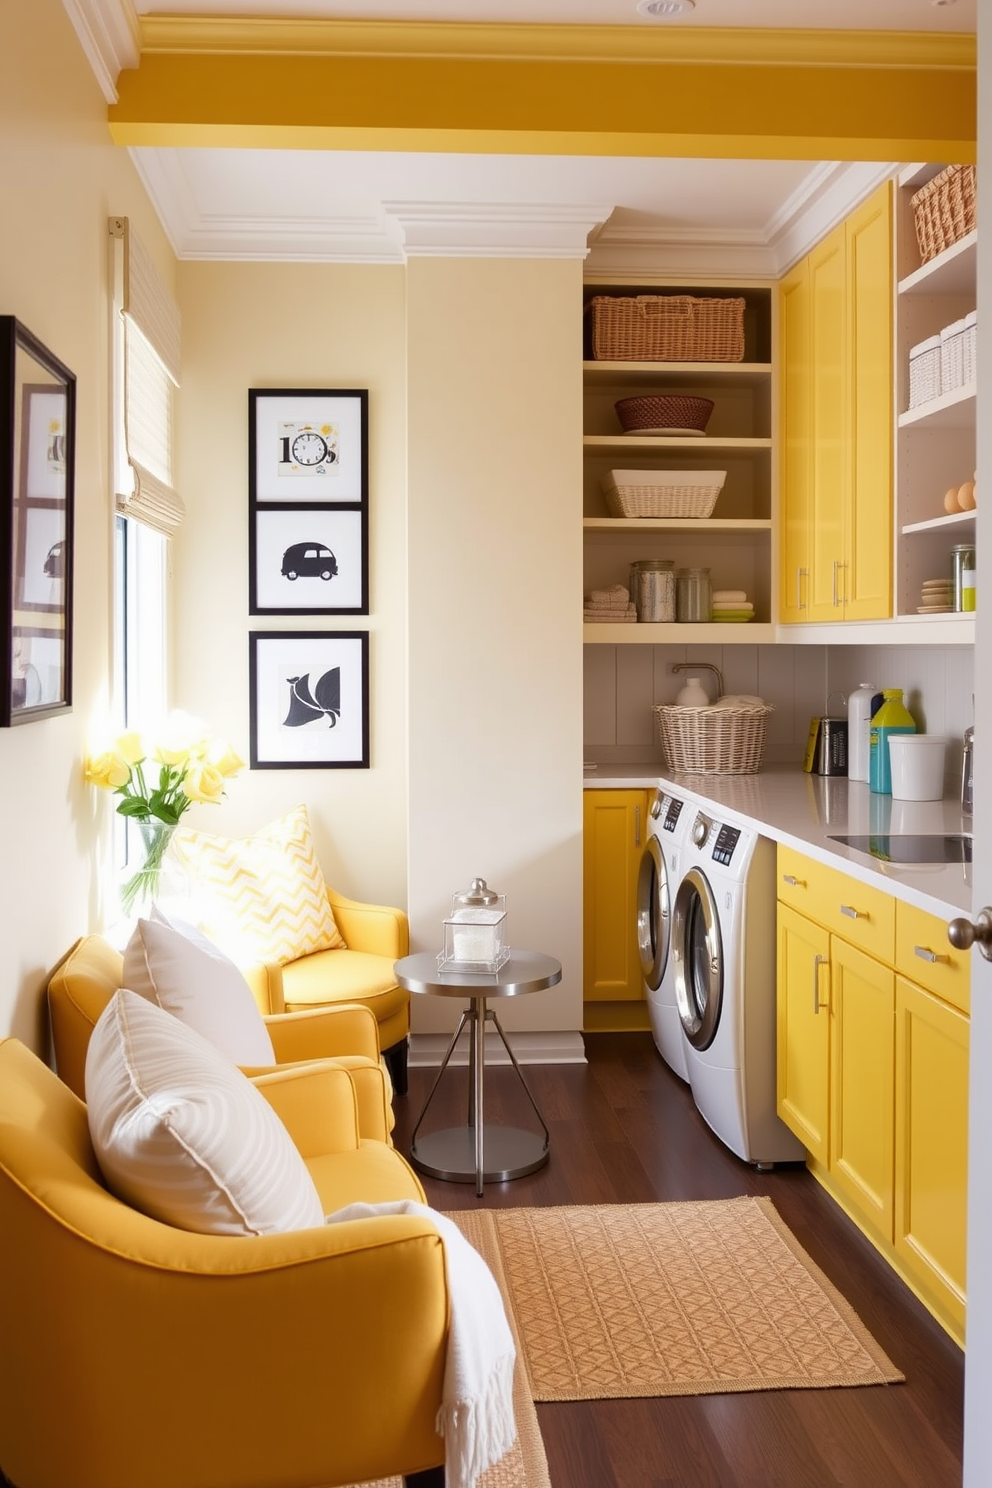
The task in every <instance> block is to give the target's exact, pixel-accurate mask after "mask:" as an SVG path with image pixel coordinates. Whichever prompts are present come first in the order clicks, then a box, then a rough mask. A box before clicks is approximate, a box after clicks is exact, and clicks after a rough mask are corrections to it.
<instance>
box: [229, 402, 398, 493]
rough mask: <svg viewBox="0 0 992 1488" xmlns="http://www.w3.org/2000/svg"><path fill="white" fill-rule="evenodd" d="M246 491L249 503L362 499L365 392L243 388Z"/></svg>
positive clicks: (365, 448) (365, 457)
mask: <svg viewBox="0 0 992 1488" xmlns="http://www.w3.org/2000/svg"><path fill="white" fill-rule="evenodd" d="M248 495H249V498H250V501H251V505H252V507H254V506H255V505H256V504H260V505H267V504H271V503H275V504H277V505H286V506H304V505H307V504H309V503H310V502H315V503H317V504H318V505H326V504H330V503H333V504H338V503H340V504H341V505H364V503H365V501H366V499H367V495H368V393H367V392H366V391H365V390H364V389H359V388H344V389H338V390H335V389H318V388H249V389H248Z"/></svg>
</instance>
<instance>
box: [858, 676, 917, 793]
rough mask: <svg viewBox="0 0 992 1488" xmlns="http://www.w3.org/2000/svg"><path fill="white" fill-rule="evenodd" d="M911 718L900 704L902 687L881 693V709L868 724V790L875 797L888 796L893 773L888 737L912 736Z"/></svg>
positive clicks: (884, 689)
mask: <svg viewBox="0 0 992 1488" xmlns="http://www.w3.org/2000/svg"><path fill="white" fill-rule="evenodd" d="M915 733H916V724H915V723H914V721H913V715H912V713H910V711H909V709H908V708H907V707H906V705H905V703H904V702H903V700H902V688H901V687H886V688H883V690H882V706H881V707H880V708H879V710H878V712H877V713H876V714H875V715H874V716H873V718H872V720H871V730H870V734H869V739H870V743H869V758H868V789H869V790H871V791H874V792H875V794H876V795H878V796H891V794H892V771H891V768H890V766H889V736H890V734H915Z"/></svg>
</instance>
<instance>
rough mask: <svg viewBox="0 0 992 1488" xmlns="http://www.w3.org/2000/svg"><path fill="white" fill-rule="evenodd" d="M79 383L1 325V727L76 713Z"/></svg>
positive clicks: (7, 320) (11, 325)
mask: <svg viewBox="0 0 992 1488" xmlns="http://www.w3.org/2000/svg"><path fill="white" fill-rule="evenodd" d="M75 413H76V379H75V376H74V375H73V373H72V372H70V371H69V369H68V367H66V366H64V365H63V363H62V362H61V361H59V359H58V357H56V356H55V355H54V354H53V353H52V352H50V351H49V350H48V349H47V347H45V346H43V345H42V343H41V342H40V341H39V340H38V338H37V337H36V336H34V335H32V333H31V332H30V331H29V330H28V329H27V327H26V326H24V325H22V324H21V323H20V321H18V320H17V319H16V318H15V317H14V316H12V315H3V316H0V512H2V520H3V525H4V530H5V533H6V539H7V556H6V558H5V559H4V561H3V566H2V570H0V613H2V625H3V636H2V638H0V726H4V727H6V726H9V725H11V724H17V723H30V722H31V721H32V720H34V719H36V718H48V717H50V716H51V715H52V714H55V713H64V712H67V711H68V709H69V708H70V707H71V705H72V515H73V473H74V464H75Z"/></svg>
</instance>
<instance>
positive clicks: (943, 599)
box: [917, 579, 954, 615]
mask: <svg viewBox="0 0 992 1488" xmlns="http://www.w3.org/2000/svg"><path fill="white" fill-rule="evenodd" d="M953 608H954V580H953V579H924V581H923V588H922V591H921V593H920V603H919V604H918V606H917V613H918V614H920V615H946V614H947V613H948V611H949V610H953Z"/></svg>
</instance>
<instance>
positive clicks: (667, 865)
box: [637, 791, 692, 1080]
mask: <svg viewBox="0 0 992 1488" xmlns="http://www.w3.org/2000/svg"><path fill="white" fill-rule="evenodd" d="M691 816H692V811H691V809H690V806H689V804H688V802H686V801H685V800H683V799H682V797H680V796H675V795H672V794H670V793H668V792H665V791H659V792H658V793H657V795H656V796H655V798H654V800H653V801H652V803H651V808H650V811H649V813H648V833H647V838H646V840H645V844H644V854H643V856H642V858H641V866H640V870H639V872H638V879H637V944H638V948H639V950H640V953H641V972H642V974H643V977H644V990H645V993H646V994H647V999H648V1011H649V1014H650V1017H651V1031H652V1034H653V1036H654V1041H655V1045H656V1047H657V1049H658V1053H659V1054H660V1055H661V1057H662V1059H664V1061H665V1063H666V1064H667V1065H668V1066H669V1067H670V1068H671V1069H672V1070H674V1072H675V1074H677V1075H678V1076H679V1078H680V1079H682V1080H688V1078H689V1072H688V1069H687V1067H686V1057H685V1036H684V1034H683V1032H682V1024H681V1021H680V1019H679V1012H678V1007H677V1006H676V1002H675V978H674V972H673V967H672V958H671V931H672V911H673V909H674V905H675V894H676V891H677V889H678V886H679V877H680V869H681V852H682V843H683V839H684V838H685V834H686V831H687V830H688V827H689V821H690V818H691Z"/></svg>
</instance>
